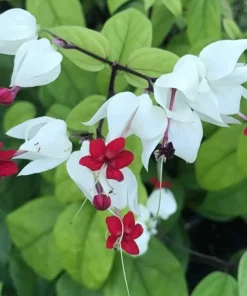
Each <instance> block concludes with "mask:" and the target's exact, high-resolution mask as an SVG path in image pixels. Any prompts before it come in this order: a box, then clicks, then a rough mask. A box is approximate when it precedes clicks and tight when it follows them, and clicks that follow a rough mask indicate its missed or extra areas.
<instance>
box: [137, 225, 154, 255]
mask: <svg viewBox="0 0 247 296" xmlns="http://www.w3.org/2000/svg"><path fill="white" fill-rule="evenodd" d="M136 222H137V223H140V224H141V225H142V227H143V230H144V231H143V233H142V235H141V236H140V237H138V238H137V239H136V240H135V242H136V243H137V245H138V248H139V254H138V255H136V256H135V257H138V256H141V255H143V254H145V253H146V252H147V250H148V244H149V241H150V238H151V235H150V233H149V231H148V230H147V227H146V226H145V224H143V223H141V222H139V221H138V220H137V221H136Z"/></svg>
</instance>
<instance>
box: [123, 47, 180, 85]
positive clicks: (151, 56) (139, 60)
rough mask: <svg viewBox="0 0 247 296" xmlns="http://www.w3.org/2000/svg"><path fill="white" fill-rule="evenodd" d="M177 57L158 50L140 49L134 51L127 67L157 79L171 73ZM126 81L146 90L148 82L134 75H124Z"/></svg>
mask: <svg viewBox="0 0 247 296" xmlns="http://www.w3.org/2000/svg"><path fill="white" fill-rule="evenodd" d="M177 61H178V56H176V55H175V54H173V53H172V52H169V51H166V50H162V49H159V48H141V49H138V50H136V51H134V52H133V53H132V54H131V55H130V56H129V58H128V60H127V67H129V68H131V69H133V70H135V71H137V72H139V73H142V74H144V75H146V76H149V77H154V78H156V77H159V76H160V75H162V74H165V73H169V72H172V70H173V67H174V65H175V64H176V62H177ZM124 75H125V78H126V80H127V81H128V82H129V83H130V84H132V85H133V86H135V87H141V88H146V87H148V82H147V81H146V80H144V79H141V78H139V77H137V76H135V75H131V74H129V73H126V72H125V73H124Z"/></svg>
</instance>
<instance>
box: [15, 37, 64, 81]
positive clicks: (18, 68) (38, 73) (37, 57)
mask: <svg viewBox="0 0 247 296" xmlns="http://www.w3.org/2000/svg"><path fill="white" fill-rule="evenodd" d="M62 58H63V57H62V55H61V53H59V52H57V51H56V50H55V49H54V48H53V47H52V46H51V43H50V41H49V40H48V39H45V38H43V39H39V40H32V41H28V42H25V43H24V44H23V45H22V46H21V47H20V48H19V49H18V51H17V53H16V56H15V60H14V70H13V73H12V78H11V84H10V86H20V87H33V86H40V85H45V84H48V83H50V82H52V81H54V80H55V79H56V78H57V77H58V76H59V74H60V72H61V61H62Z"/></svg>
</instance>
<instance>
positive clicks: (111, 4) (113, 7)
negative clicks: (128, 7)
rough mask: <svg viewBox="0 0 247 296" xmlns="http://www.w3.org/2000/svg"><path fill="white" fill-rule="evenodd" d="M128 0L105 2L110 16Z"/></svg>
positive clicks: (108, 0) (109, 0)
mask: <svg viewBox="0 0 247 296" xmlns="http://www.w3.org/2000/svg"><path fill="white" fill-rule="evenodd" d="M128 1H129V0H107V6H108V9H109V11H110V13H111V14H113V13H114V12H115V11H116V10H117V9H118V8H119V7H121V6H122V5H123V4H124V3H126V2H128Z"/></svg>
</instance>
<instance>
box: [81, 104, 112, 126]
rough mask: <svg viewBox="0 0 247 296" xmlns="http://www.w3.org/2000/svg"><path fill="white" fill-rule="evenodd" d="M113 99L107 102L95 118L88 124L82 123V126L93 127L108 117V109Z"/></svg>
mask: <svg viewBox="0 0 247 296" xmlns="http://www.w3.org/2000/svg"><path fill="white" fill-rule="evenodd" d="M111 100H112V99H109V100H107V101H106V102H105V103H104V104H103V105H102V106H101V107H100V108H99V110H98V111H97V112H96V113H95V114H94V116H93V117H92V118H91V119H90V120H89V121H87V122H82V124H84V125H87V126H91V125H94V124H95V123H97V122H98V121H100V120H101V119H103V118H105V117H106V116H107V109H108V106H109V104H110V102H111Z"/></svg>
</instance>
